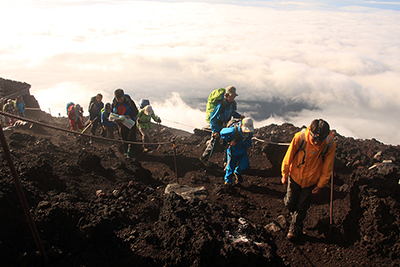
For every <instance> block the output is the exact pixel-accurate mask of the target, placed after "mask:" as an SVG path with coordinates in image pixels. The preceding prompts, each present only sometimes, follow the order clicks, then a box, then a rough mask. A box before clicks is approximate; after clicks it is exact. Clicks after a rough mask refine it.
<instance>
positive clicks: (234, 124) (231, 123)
mask: <svg viewBox="0 0 400 267" xmlns="http://www.w3.org/2000/svg"><path fill="white" fill-rule="evenodd" d="M241 121H242V120H241V119H238V118H232V119H231V120H230V121H228V123H227V125H226V127H227V128H230V127H234V128H235V141H236V142H238V141H239V138H240V132H239V124H240V122H241Z"/></svg>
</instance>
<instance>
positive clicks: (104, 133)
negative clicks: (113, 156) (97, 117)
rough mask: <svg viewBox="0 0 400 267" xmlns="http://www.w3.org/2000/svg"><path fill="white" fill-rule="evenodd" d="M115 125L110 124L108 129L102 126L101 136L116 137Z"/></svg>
mask: <svg viewBox="0 0 400 267" xmlns="http://www.w3.org/2000/svg"><path fill="white" fill-rule="evenodd" d="M114 127H115V126H108V127H107V129H105V130H104V128H102V129H103V130H102V132H101V136H102V137H107V138H111V139H113V138H114Z"/></svg>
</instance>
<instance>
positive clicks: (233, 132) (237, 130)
mask: <svg viewBox="0 0 400 267" xmlns="http://www.w3.org/2000/svg"><path fill="white" fill-rule="evenodd" d="M253 132H254V126H253V120H252V119H251V118H245V119H242V120H241V121H240V122H239V123H238V124H236V125H234V126H232V127H229V128H223V129H222V130H221V131H220V135H221V137H222V138H223V139H224V140H225V141H226V142H228V143H229V146H228V149H227V151H226V153H227V155H228V162H227V164H226V171H225V184H226V185H232V184H233V183H234V181H233V177H235V181H236V183H241V182H243V177H242V175H243V174H244V173H245V171H246V170H247V169H248V168H249V167H250V165H249V157H248V155H247V154H248V152H250V151H249V150H250V147H251V146H252V144H253V142H252V137H253Z"/></svg>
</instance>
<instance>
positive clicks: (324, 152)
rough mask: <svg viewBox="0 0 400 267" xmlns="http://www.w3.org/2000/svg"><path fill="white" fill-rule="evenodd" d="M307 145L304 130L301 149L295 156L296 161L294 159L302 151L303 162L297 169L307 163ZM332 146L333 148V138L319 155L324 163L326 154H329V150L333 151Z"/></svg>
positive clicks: (301, 134) (304, 130) (301, 136)
mask: <svg viewBox="0 0 400 267" xmlns="http://www.w3.org/2000/svg"><path fill="white" fill-rule="evenodd" d="M328 136H329V135H328ZM305 145H306V129H302V130H301V133H300V141H299V149H298V150H297V151H296V153H294V155H293V159H294V157H296V155H297V153H299V151H300V150H302V151H303V152H304V155H303V161H302V163H300V164H299V165H298V166H297V168H299V167H300V165H302V164H304V163H305V159H306V150H305V149H304V147H305ZM332 146H333V138H332V139H331V140H329V143H328V144H326V145H325V146H324V148H323V149H322V151H321V154H319V156H320V157H322V162H324V161H325V154H326V153H328V151H329V149H331V147H332Z"/></svg>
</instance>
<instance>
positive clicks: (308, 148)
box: [281, 127, 336, 188]
mask: <svg viewBox="0 0 400 267" xmlns="http://www.w3.org/2000/svg"><path fill="white" fill-rule="evenodd" d="M309 133H310V127H308V128H307V129H306V131H305V141H306V142H305V145H304V150H305V160H304V164H301V163H302V162H303V156H304V151H303V150H300V151H299V152H298V153H297V155H296V156H295V157H294V158H293V156H294V155H295V153H296V151H297V150H298V149H299V143H300V135H301V132H298V133H296V134H295V136H294V137H293V140H292V142H291V143H290V146H289V148H288V150H287V151H286V155H285V157H284V159H283V161H282V169H281V171H282V176H283V177H289V175H290V177H292V179H293V180H294V181H295V182H296V183H297V184H299V185H300V186H301V187H302V188H305V187H309V186H312V185H315V184H317V186H318V187H321V188H323V187H325V185H326V184H327V183H328V181H329V178H330V176H331V175H332V172H333V161H334V159H335V150H336V142H335V141H333V145H332V147H331V148H330V149H329V150H328V151H327V153H326V154H325V156H324V161H322V158H323V157H322V156H320V154H321V152H322V150H323V148H324V146H325V145H327V144H328V143H329V142H330V141H331V140H332V138H333V134H332V133H330V134H329V135H328V136H327V137H326V138H325V140H324V142H323V143H322V144H321V145H319V146H316V145H314V144H313V143H312V137H311V135H310V134H309Z"/></svg>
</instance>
